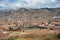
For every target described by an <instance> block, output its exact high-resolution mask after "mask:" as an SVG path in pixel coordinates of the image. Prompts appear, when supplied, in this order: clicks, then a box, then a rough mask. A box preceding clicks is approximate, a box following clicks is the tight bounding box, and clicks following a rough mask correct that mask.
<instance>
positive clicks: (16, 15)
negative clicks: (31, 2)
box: [0, 8, 60, 20]
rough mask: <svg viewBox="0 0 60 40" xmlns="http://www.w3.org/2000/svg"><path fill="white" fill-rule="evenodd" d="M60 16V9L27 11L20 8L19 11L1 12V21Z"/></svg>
mask: <svg viewBox="0 0 60 40" xmlns="http://www.w3.org/2000/svg"><path fill="white" fill-rule="evenodd" d="M53 16H60V8H41V9H26V8H20V9H17V10H0V20H4V19H9V18H12V19H24V18H29V17H30V18H31V19H33V18H34V19H38V18H46V19H47V18H50V17H53Z"/></svg>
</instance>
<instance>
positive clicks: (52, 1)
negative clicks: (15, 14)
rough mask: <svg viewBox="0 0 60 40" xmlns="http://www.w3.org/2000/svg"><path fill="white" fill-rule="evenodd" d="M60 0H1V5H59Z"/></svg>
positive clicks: (32, 6)
mask: <svg viewBox="0 0 60 40" xmlns="http://www.w3.org/2000/svg"><path fill="white" fill-rule="evenodd" d="M59 5H60V1H59V0H0V6H1V7H4V8H11V9H13V8H14V9H15V8H21V7H25V8H43V7H59Z"/></svg>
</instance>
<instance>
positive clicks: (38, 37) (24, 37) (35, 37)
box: [16, 34, 58, 40]
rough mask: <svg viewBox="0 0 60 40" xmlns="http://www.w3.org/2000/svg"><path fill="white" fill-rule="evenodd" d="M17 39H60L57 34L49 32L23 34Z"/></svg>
mask: <svg viewBox="0 0 60 40" xmlns="http://www.w3.org/2000/svg"><path fill="white" fill-rule="evenodd" d="M16 40H58V38H57V37H56V36H55V35H52V34H49V35H34V34H30V35H23V36H21V37H19V38H16Z"/></svg>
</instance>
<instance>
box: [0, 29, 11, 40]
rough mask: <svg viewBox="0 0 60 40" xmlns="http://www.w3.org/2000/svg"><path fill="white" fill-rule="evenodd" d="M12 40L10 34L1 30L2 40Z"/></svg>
mask: <svg viewBox="0 0 60 40" xmlns="http://www.w3.org/2000/svg"><path fill="white" fill-rule="evenodd" d="M8 38H10V36H9V33H8V32H7V31H2V30H0V40H2V39H3V40H4V39H8Z"/></svg>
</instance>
